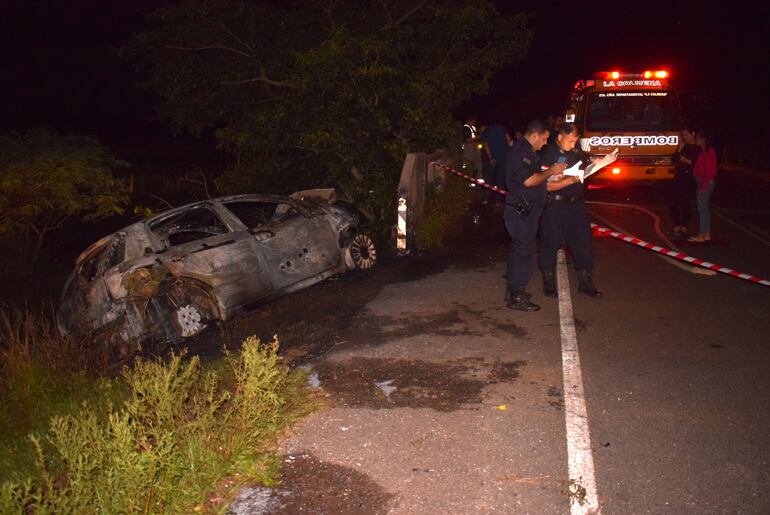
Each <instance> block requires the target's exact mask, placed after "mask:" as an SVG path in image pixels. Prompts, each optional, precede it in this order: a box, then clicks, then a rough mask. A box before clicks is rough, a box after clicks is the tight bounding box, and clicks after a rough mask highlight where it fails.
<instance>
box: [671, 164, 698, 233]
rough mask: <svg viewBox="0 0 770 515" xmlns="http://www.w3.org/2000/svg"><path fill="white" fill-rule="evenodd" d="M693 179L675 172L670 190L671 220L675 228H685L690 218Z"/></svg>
mask: <svg viewBox="0 0 770 515" xmlns="http://www.w3.org/2000/svg"><path fill="white" fill-rule="evenodd" d="M694 198H695V179H693V177H692V175H691V174H689V173H686V172H677V173H676V175H674V180H673V184H672V190H671V218H672V220H673V221H674V226H675V227H679V226H681V227H687V226H688V225H690V219H691V217H692V204H693V199H694Z"/></svg>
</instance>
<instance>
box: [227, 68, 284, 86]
mask: <svg viewBox="0 0 770 515" xmlns="http://www.w3.org/2000/svg"><path fill="white" fill-rule="evenodd" d="M252 82H261V83H263V84H269V85H270V86H280V87H283V88H296V87H297V86H296V85H295V84H292V83H290V82H281V81H277V80H272V79H269V78H268V77H267V74H266V73H265V69H264V68H260V69H259V77H252V78H250V79H243V80H223V81H222V82H221V84H226V85H228V86H239V85H241V84H249V83H252Z"/></svg>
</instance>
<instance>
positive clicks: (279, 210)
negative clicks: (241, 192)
mask: <svg viewBox="0 0 770 515" xmlns="http://www.w3.org/2000/svg"><path fill="white" fill-rule="evenodd" d="M225 207H226V208H227V209H229V210H230V211H232V213H233V214H234V215H235V216H237V217H238V219H239V220H240V221H241V222H243V225H245V226H246V227H248V228H249V229H255V228H257V227H261V226H263V225H269V224H272V223H276V222H282V221H284V220H287V219H289V218H291V217H292V216H294V215H295V214H296V213H297V211H296V209H294V206H292V205H291V204H289V203H288V202H265V201H255V200H239V201H235V202H227V203H226V204H225Z"/></svg>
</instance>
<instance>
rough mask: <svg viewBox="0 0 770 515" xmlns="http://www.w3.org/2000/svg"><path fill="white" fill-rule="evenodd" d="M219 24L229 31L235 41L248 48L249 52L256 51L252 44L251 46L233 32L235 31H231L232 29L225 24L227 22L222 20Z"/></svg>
mask: <svg viewBox="0 0 770 515" xmlns="http://www.w3.org/2000/svg"><path fill="white" fill-rule="evenodd" d="M219 24H220V25H221V26H222V28H223V29H225V32H227V33H228V34H229V35H230V37H231V38H233V39H234V40H235V41H237V42H238V43H240V44H241V45H243V47H244V48H246V50H248V51H249V52H252V53H253V52H254V49H253V48H252V47H251V46H249V45H248V43H246V42H245V41H243V40H242V39H241V38H239V37H238V36H236V35H235V34H234V33H233V31H231V30H230V29H228V28H227V25H225V22H223V21H221V20H220V22H219Z"/></svg>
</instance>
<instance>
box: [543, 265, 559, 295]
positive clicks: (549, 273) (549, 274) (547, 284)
mask: <svg viewBox="0 0 770 515" xmlns="http://www.w3.org/2000/svg"><path fill="white" fill-rule="evenodd" d="M543 294H544V295H545V296H546V297H556V270H554V269H553V268H551V269H550V270H543Z"/></svg>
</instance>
